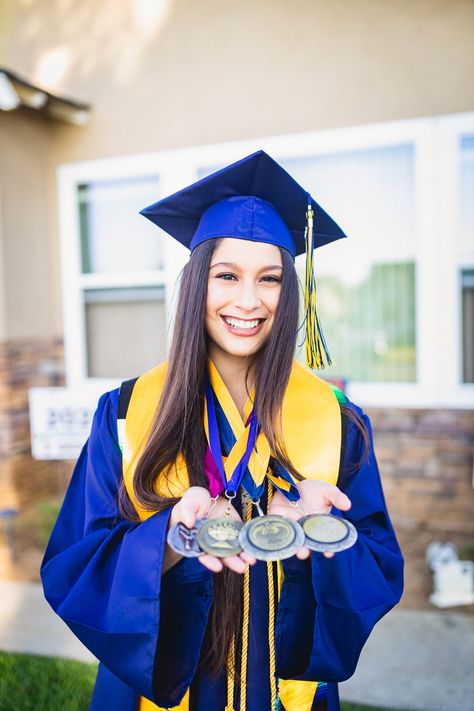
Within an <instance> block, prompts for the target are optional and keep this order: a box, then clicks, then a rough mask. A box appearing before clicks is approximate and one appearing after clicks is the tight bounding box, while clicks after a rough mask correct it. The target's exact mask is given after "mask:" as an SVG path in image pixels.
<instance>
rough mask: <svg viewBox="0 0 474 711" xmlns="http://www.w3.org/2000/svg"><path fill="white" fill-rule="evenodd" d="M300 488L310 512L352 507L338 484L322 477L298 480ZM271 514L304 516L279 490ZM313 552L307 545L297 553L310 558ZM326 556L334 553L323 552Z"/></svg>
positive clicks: (346, 509) (303, 501)
mask: <svg viewBox="0 0 474 711" xmlns="http://www.w3.org/2000/svg"><path fill="white" fill-rule="evenodd" d="M298 489H299V492H300V495H301V498H300V500H299V504H300V506H301V508H302V509H303V510H304V511H305V512H306V513H308V514H313V513H324V514H327V513H329V512H330V511H331V507H332V506H335V507H336V508H338V509H340V510H341V511H348V510H349V509H350V507H351V500H350V499H349V497H348V496H346V495H345V494H344V493H343V492H342V491H341V490H340V489H338V487H337V486H334V485H333V484H329V483H328V482H326V481H321V480H320V479H305V480H304V481H300V482H298ZM268 513H269V514H277V515H279V516H285V517H286V518H292V519H295V520H298V519H299V518H301V517H302V516H303V514H302V512H301V509H299V508H298V507H297V506H295V505H294V504H292V503H290V501H288V499H286V498H285V497H284V496H283V494H281V493H280V492H279V491H274V492H273V498H272V500H271V502H270V506H269V507H268ZM310 554H311V551H310V549H309V548H308V547H307V546H302V548H300V549H299V551H298V552H297V553H296V557H297V558H299V559H300V560H305V559H306V558H309V556H310ZM323 555H324V556H325V557H326V558H332V557H333V555H334V553H323Z"/></svg>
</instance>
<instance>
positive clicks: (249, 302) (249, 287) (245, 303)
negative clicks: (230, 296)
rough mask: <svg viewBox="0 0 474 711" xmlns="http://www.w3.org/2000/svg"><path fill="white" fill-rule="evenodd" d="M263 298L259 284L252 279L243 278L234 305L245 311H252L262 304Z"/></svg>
mask: <svg viewBox="0 0 474 711" xmlns="http://www.w3.org/2000/svg"><path fill="white" fill-rule="evenodd" d="M261 303H262V300H261V298H260V296H259V293H258V288H257V285H256V284H255V283H254V282H253V280H252V281H247V280H242V281H241V282H240V283H239V289H238V292H237V293H236V294H235V298H234V305H235V306H236V307H237V308H238V309H241V310H242V311H245V312H249V313H250V312H252V311H255V309H258V308H259V307H260V306H261Z"/></svg>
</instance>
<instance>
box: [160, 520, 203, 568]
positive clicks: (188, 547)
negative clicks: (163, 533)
mask: <svg viewBox="0 0 474 711" xmlns="http://www.w3.org/2000/svg"><path fill="white" fill-rule="evenodd" d="M204 521H205V519H203V518H201V519H198V520H197V521H196V523H195V524H194V527H193V528H187V526H185V525H184V523H177V524H175V525H174V526H172V527H171V528H170V530H169V531H168V536H167V539H166V540H167V542H168V545H169V546H170V548H172V549H173V550H174V551H175V553H179V555H182V556H184V557H185V558H197V557H198V556H200V555H202V553H203V551H202V549H201V548H200V546H199V543H198V540H197V532H198V531H199V529H200V527H201V526H202V524H203V523H204Z"/></svg>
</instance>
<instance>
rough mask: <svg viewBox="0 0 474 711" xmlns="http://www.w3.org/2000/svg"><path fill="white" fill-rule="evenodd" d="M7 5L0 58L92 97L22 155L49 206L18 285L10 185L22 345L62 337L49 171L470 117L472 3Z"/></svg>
mask: <svg viewBox="0 0 474 711" xmlns="http://www.w3.org/2000/svg"><path fill="white" fill-rule="evenodd" d="M2 6H3V21H2V24H3V27H4V32H3V34H4V38H3V42H2V43H1V45H0V64H2V65H4V66H7V67H10V68H11V69H14V70H16V71H18V72H20V73H22V74H24V75H25V76H26V77H28V78H29V80H31V81H33V82H37V83H39V84H42V85H44V86H47V87H49V88H50V89H52V90H55V91H57V92H59V93H62V94H64V95H71V96H73V97H76V98H80V99H85V100H89V101H91V102H92V105H93V109H94V110H93V116H92V120H91V122H90V124H89V125H87V126H86V127H81V128H79V127H71V126H67V125H63V124H59V123H52V124H51V130H50V133H49V134H48V135H49V137H50V139H51V142H50V143H47V144H46V143H45V144H44V146H40V145H39V144H38V143H35V146H37V150H38V152H37V154H36V155H35V151H36V148H35V151H33V150H32V151H31V158H32V161H33V162H35V161H40V162H41V161H45V162H44V165H45V166H47V168H46V175H42V176H40V174H39V173H37V174H36V177H31V178H30V179H31V180H36V181H37V184H38V185H39V182H41V185H42V186H43V187H42V189H45V188H46V189H47V190H48V191H49V192H50V196H51V200H50V201H48V202H47V205H48V207H47V208H45V206H44V205H42V206H40V207H41V209H39V210H37V211H36V225H37V229H38V234H39V232H40V231H41V233H42V238H41V239H42V249H41V250H40V252H41V254H39V253H37V254H36V259H35V260H34V261H35V263H36V264H37V265H39V266H41V269H42V270H41V271H40V272H37V271H32V273H31V277H30V280H29V282H28V285H26V286H25V287H24V288H23V289H20V288H19V287H18V279H19V275H20V273H21V271H22V270H23V269H24V266H25V259H26V260H33V253H32V254H31V255H30V254H27V253H25V247H24V243H23V242H22V240H16V239H12V237H11V233H12V230H14V229H17V227H16V223H15V222H14V220H15V219H16V217H15V215H17V214H18V208H20V207H21V206H22V198H21V191H20V190H19V188H18V185H16V186H14V185H13V184H11V192H12V195H11V196H8V198H7V200H8V204H9V206H10V207H9V210H8V211H7V212H6V213H4V215H3V233H4V240H6V242H7V249H8V257H9V260H10V263H11V265H12V270H11V272H10V278H9V281H8V284H7V296H6V298H7V301H8V313H9V319H10V322H9V326H8V329H9V330H10V331H12V332H13V333H15V334H16V335H26V336H27V335H29V333H30V330H31V329H33V330H34V331H35V332H37V331H41V332H42V333H43V334H44V335H45V336H50V335H57V334H60V333H61V331H62V325H61V308H60V290H59V262H58V258H57V253H58V237H57V225H56V207H55V204H54V199H53V196H54V179H55V178H54V171H55V168H56V166H57V165H58V164H61V163H64V162H70V161H76V160H82V159H90V158H99V157H103V156H111V155H125V154H131V153H141V152H146V151H149V150H159V149H161V148H172V147H178V146H183V145H193V144H202V143H209V142H212V143H213V142H218V141H224V140H233V139H239V138H246V137H254V136H263V135H270V134H273V135H274V134H281V133H293V132H300V131H307V130H317V129H320V128H329V127H336V126H348V125H353V124H362V123H370V122H378V121H384V120H393V119H398V118H411V117H417V116H426V115H435V114H444V113H454V112H459V111H466V110H472V109H473V108H474V83H473V82H472V76H473V73H474V72H473V69H474V43H473V42H472V29H473V27H474V2H473V1H472V0H390V1H389V2H381V1H380V0H331V2H327V1H326V0H293V1H292V2H290V1H289V0H258V1H255V0H239V2H234V1H232V2H231V1H230V0H101V2H99V3H98V2H95V1H94V0H80V2H78V1H74V0H36V1H33V0H23V1H22V2H18V1H17V0H4V2H3V4H2ZM11 118H12V119H13V120H15V121H17V122H19V128H18V131H19V133H18V134H16V135H17V138H16V139H15V140H22V130H23V129H22V125H23V124H22V121H23V119H20V118H18V114H14V115H12V117H11ZM28 119H29V120H30V121H31V122H32V123H35V124H36V122H38V121H39V117H35V116H31V117H28ZM25 120H27V119H26V118H25ZM31 130H33V129H31ZM34 130H37V129H34ZM46 148H47V149H48V156H46V155H45V154H44V151H45V149H46ZM48 161H50V162H49V163H48ZM1 179H2V186H1V187H2V193H4V191H5V186H4V181H5V176H4V175H2V178H1ZM43 181H45V182H44V185H43ZM3 201H5V198H3ZM24 219H25V220H27V216H25V217H24ZM28 219H29V218H28ZM5 234H6V235H7V236H6V237H5ZM35 244H36V243H35ZM33 250H37V247H36V246H33ZM46 254H48V255H49V262H48V264H47V265H46V260H47V257H46ZM28 264H29V262H28ZM43 269H44V271H43ZM45 275H46V278H45ZM37 297H38V299H39V304H41V309H39V310H40V311H41V312H42V313H41V316H40V317H38V318H37V312H38V306H37V304H36V302H37ZM26 302H28V303H26ZM33 303H34V304H35V305H34V308H33ZM43 308H44V309H45V311H44V312H43ZM46 311H48V313H49V316H47V317H46V315H45V313H46Z"/></svg>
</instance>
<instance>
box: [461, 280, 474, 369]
mask: <svg viewBox="0 0 474 711" xmlns="http://www.w3.org/2000/svg"><path fill="white" fill-rule="evenodd" d="M461 289H462V355H463V358H462V361H463V382H464V383H474V269H465V270H464V271H462V272H461Z"/></svg>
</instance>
